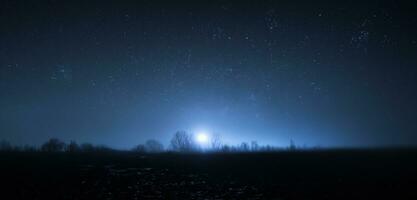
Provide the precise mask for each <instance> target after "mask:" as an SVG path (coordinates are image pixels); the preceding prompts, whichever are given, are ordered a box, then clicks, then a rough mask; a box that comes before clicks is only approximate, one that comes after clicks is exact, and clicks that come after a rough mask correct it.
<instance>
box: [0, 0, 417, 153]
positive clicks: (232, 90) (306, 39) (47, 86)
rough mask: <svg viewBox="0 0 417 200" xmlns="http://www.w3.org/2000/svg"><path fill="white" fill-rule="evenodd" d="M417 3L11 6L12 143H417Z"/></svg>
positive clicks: (4, 23)
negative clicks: (188, 136) (194, 137)
mask: <svg viewBox="0 0 417 200" xmlns="http://www.w3.org/2000/svg"><path fill="white" fill-rule="evenodd" d="M416 10H417V3H416V1H401V2H398V1H366V2H363V1H361V2H359V1H358V2H350V1H343V2H342V1H337V2H336V1H332V2H330V1H329V2H327V1H314V3H311V1H272V0H270V1H224V0H211V1H154V0H152V1H150V0H149V1H88V2H87V1H15V0H5V1H1V3H0V91H1V93H0V95H1V96H0V110H1V112H0V139H6V140H8V141H10V142H12V143H14V144H35V145H39V144H41V143H42V142H44V141H46V140H47V139H48V138H51V137H57V138H60V139H62V140H64V141H69V140H76V141H78V142H92V143H96V144H105V145H109V146H112V147H116V148H130V147H132V146H133V145H136V144H138V143H142V142H144V141H145V140H146V139H153V138H154V139H158V140H160V141H161V142H163V143H164V144H168V141H169V139H170V138H171V136H172V135H173V134H174V132H175V131H177V130H186V131H190V132H198V131H206V132H209V133H218V134H220V135H221V137H222V138H223V141H224V142H225V143H229V144H237V143H240V142H242V141H251V140H256V141H258V142H259V144H271V145H276V146H287V145H288V144H289V141H290V140H291V139H292V140H294V141H295V143H296V144H297V145H300V146H301V145H306V146H323V147H347V146H349V147H370V146H397V145H417V120H416V119H417V59H416V57H417V28H416V27H417V12H416Z"/></svg>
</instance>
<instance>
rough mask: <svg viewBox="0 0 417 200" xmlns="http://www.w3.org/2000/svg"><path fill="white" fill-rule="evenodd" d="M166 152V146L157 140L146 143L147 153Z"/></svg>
mask: <svg viewBox="0 0 417 200" xmlns="http://www.w3.org/2000/svg"><path fill="white" fill-rule="evenodd" d="M163 150H164V145H162V144H161V143H160V142H158V141H156V140H148V141H146V143H145V151H146V152H149V153H159V152H162V151H163Z"/></svg>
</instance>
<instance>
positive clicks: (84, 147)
mask: <svg viewBox="0 0 417 200" xmlns="http://www.w3.org/2000/svg"><path fill="white" fill-rule="evenodd" d="M80 149H81V151H83V152H93V151H94V145H93V144H91V143H83V144H81V146H80Z"/></svg>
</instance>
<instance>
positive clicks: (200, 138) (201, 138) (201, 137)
mask: <svg viewBox="0 0 417 200" xmlns="http://www.w3.org/2000/svg"><path fill="white" fill-rule="evenodd" d="M196 140H197V142H199V143H201V144H205V143H207V142H208V140H209V137H208V135H207V134H206V133H198V134H197V136H196Z"/></svg>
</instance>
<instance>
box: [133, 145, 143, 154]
mask: <svg viewBox="0 0 417 200" xmlns="http://www.w3.org/2000/svg"><path fill="white" fill-rule="evenodd" d="M132 151H133V152H138V153H145V152H146V150H145V145H144V144H138V145H137V146H135V147H133V149H132Z"/></svg>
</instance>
